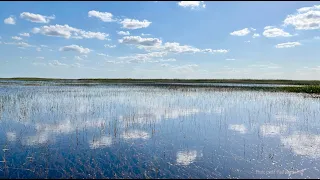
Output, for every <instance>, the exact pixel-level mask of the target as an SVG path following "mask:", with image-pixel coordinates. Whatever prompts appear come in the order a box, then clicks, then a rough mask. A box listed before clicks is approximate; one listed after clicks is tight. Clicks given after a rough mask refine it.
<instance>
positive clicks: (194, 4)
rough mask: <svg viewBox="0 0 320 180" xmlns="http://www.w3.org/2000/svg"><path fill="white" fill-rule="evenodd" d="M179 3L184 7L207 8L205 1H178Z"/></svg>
mask: <svg viewBox="0 0 320 180" xmlns="http://www.w3.org/2000/svg"><path fill="white" fill-rule="evenodd" d="M178 5H179V6H181V7H184V8H191V9H195V8H205V7H206V4H205V3H204V1H180V2H178Z"/></svg>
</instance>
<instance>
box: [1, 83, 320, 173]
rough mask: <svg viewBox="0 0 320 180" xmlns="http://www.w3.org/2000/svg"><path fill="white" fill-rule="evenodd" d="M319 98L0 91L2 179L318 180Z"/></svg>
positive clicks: (147, 90)
mask: <svg viewBox="0 0 320 180" xmlns="http://www.w3.org/2000/svg"><path fill="white" fill-rule="evenodd" d="M319 109H320V101H319V99H312V98H305V97H304V96H303V95H300V94H287V93H267V92H254V91H252V92H250V91H214V90H208V89H204V88H201V89H197V88H180V89H179V88H178V89H166V88H155V87H134V86H131V87H125V86H94V87H68V86H64V87H55V86H47V87H46V86H38V87H36V86H2V87H0V146H1V149H0V151H1V152H0V156H1V162H0V177H1V178H268V177H270V178H318V177H319V174H320V172H319V169H320V164H319V162H320V122H319V121H320V119H319V118H320V111H319Z"/></svg>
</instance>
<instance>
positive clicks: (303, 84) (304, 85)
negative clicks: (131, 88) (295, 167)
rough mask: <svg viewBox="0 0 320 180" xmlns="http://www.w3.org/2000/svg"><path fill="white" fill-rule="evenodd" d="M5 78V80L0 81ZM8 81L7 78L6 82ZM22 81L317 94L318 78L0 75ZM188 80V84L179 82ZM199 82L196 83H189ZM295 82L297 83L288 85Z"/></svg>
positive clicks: (319, 88)
mask: <svg viewBox="0 0 320 180" xmlns="http://www.w3.org/2000/svg"><path fill="white" fill-rule="evenodd" d="M1 80H2V81H3V80H5V81H6V82H1ZM8 81H9V82H8ZM17 81H25V82H26V83H23V85H29V86H39V85H50V83H53V85H58V86H93V85H106V84H118V85H123V84H125V85H135V86H137V85H139V86H153V87H163V88H170V89H177V88H179V89H180V88H183V87H195V88H210V89H215V90H217V89H219V90H255V91H272V92H296V93H310V94H320V81H315V80H309V81H306V80H256V79H53V78H0V84H7V85H9V84H16V83H14V82H17ZM179 83H189V84H179ZM192 83H199V84H192ZM201 83H233V84H278V85H288V86H280V87H279V86H278V87H263V86H254V87H253V86H214V85H211V86H208V85H207V84H201ZM291 85H297V86H291Z"/></svg>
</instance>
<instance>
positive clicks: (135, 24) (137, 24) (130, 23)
mask: <svg viewBox="0 0 320 180" xmlns="http://www.w3.org/2000/svg"><path fill="white" fill-rule="evenodd" d="M120 24H122V28H125V29H140V28H146V27H148V26H149V25H150V24H151V22H150V21H148V20H143V21H139V20H136V19H128V18H126V19H124V20H123V21H121V22H120Z"/></svg>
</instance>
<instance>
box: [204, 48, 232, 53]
mask: <svg viewBox="0 0 320 180" xmlns="http://www.w3.org/2000/svg"><path fill="white" fill-rule="evenodd" d="M202 52H208V53H227V52H229V50H226V49H215V50H214V49H203V50H202Z"/></svg>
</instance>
